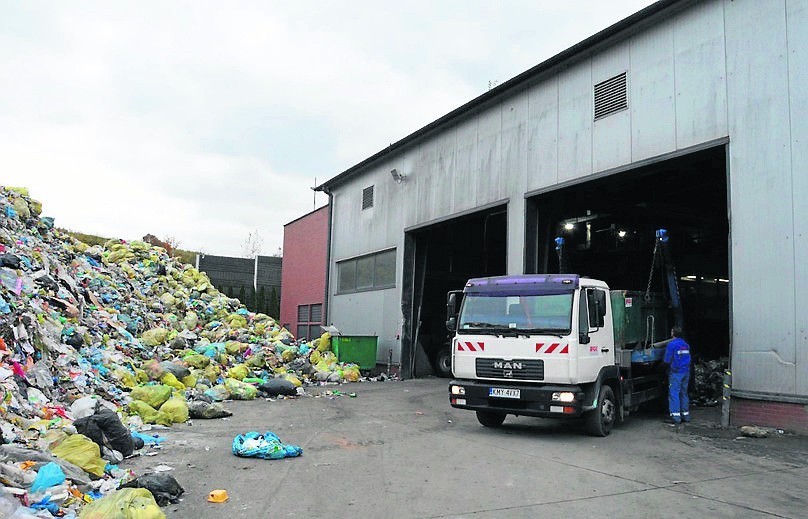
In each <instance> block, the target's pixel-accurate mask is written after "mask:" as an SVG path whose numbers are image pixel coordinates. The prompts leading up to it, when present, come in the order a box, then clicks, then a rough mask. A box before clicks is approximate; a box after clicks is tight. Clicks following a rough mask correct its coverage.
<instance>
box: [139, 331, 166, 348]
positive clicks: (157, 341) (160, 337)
mask: <svg viewBox="0 0 808 519" xmlns="http://www.w3.org/2000/svg"><path fill="white" fill-rule="evenodd" d="M168 333H169V331H168V330H167V329H166V328H152V329H151V330H146V331H145V332H143V336H142V340H143V344H145V345H146V346H159V345H161V344H163V343H164V342H166V338H167V337H168Z"/></svg>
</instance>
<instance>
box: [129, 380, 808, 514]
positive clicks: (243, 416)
mask: <svg viewBox="0 0 808 519" xmlns="http://www.w3.org/2000/svg"><path fill="white" fill-rule="evenodd" d="M446 387H447V381H446V380H443V379H435V378H431V379H423V380H409V381H403V382H379V383H359V384H351V385H343V386H330V387H322V388H308V389H307V391H308V393H309V395H311V396H307V397H300V398H297V399H290V400H278V401H272V402H270V401H265V400H260V399H259V400H256V401H252V402H231V403H228V404H227V406H228V407H229V408H230V409H231V410H232V411H233V412H234V415H233V417H231V418H230V419H228V420H221V419H220V420H206V421H203V420H194V422H193V425H191V426H186V425H181V426H174V427H173V428H171V429H169V430H166V431H158V432H160V433H161V434H164V435H165V436H166V437H167V438H168V441H166V442H165V443H164V444H163V445H164V447H163V449H162V450H161V451H160V452H159V454H158V455H156V456H143V457H140V458H135V459H133V460H129V461H127V462H126V463H125V464H124V465H123V466H130V467H133V468H135V469H136V471H137V472H138V473H143V472H145V471H146V470H147V469H148V468H149V467H153V466H156V465H158V464H167V465H169V466H172V467H174V470H173V471H172V472H171V473H172V474H173V475H174V476H175V477H176V478H177V479H178V480H179V482H180V483H181V484H182V485H183V486H184V487H185V490H186V493H185V495H184V499H183V501H182V502H181V503H179V504H177V505H171V506H168V507H166V508H164V510H165V511H166V513H167V515H168V516H169V517H176V518H189V517H194V518H199V519H201V518H221V517H227V518H233V519H235V518H241V517H244V518H261V517H273V518H280V517H300V518H311V517H329V518H339V517H401V518H430V517H473V518H494V517H526V518H527V517H531V518H535V517H597V516H602V517H618V516H619V517H638V518H639V517H643V518H647V517H805V516H806V510H808V484H806V483H805V482H806V481H808V439H806V438H805V437H796V436H788V435H783V436H778V437H775V438H767V439H762V440H753V439H743V440H738V439H736V436H737V435H736V433H735V432H733V431H721V430H719V429H717V428H716V427H714V426H713V424H714V423H715V421H716V420H718V415H717V414H716V410H715V409H697V410H696V412H695V413H694V424H693V425H691V426H690V427H689V428H688V429H687V430H686V431H685V432H683V433H681V434H677V433H676V432H675V430H674V429H673V428H672V427H669V426H667V425H665V424H663V423H662V417H661V416H658V415H647V414H646V415H643V414H640V415H635V416H632V417H631V418H630V419H629V420H628V421H627V422H625V423H623V424H621V425H620V426H618V427H617V428H615V430H614V431H613V432H612V434H611V435H610V436H609V437H606V438H592V437H589V436H587V435H586V434H585V433H584V431H583V428H582V426H581V425H580V424H575V423H569V422H559V421H554V420H543V419H538V418H528V417H518V418H517V417H508V419H507V420H506V422H505V425H504V426H503V427H502V428H501V429H487V428H484V427H482V426H480V425H479V424H478V423H477V420H476V418H475V416H474V413H473V412H470V411H460V410H455V409H452V408H451V407H449V404H448V401H447V394H446ZM334 389H338V390H340V391H343V392H355V393H356V395H357V396H356V398H350V397H348V396H347V395H345V396H339V397H333V398H329V397H326V396H323V397H320V398H315V397H314V396H313V395H318V394H320V393H324V392H325V391H327V390H334ZM250 430H254V431H260V432H263V431H273V432H275V433H276V434H277V435H278V436H279V437H280V438H281V439H282V440H283V441H285V442H288V443H294V444H297V445H300V446H302V447H303V450H304V452H303V456H301V457H300V458H291V459H284V460H276V461H265V460H255V459H243V458H237V457H235V456H233V455H232V454H231V452H230V446H231V442H232V439H233V438H234V437H235V435H236V434H239V433H243V432H246V431H250ZM219 488H221V489H226V490H227V492H228V494H229V496H230V500H229V501H228V502H226V503H223V504H212V503H208V502H207V501H206V496H207V494H208V492H209V491H211V490H213V489H219Z"/></svg>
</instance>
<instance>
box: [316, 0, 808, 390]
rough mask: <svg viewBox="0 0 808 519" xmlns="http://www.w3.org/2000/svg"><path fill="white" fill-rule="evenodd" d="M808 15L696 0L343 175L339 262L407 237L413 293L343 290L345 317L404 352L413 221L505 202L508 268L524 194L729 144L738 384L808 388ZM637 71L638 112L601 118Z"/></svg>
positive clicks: (335, 316) (518, 260)
mask: <svg viewBox="0 0 808 519" xmlns="http://www.w3.org/2000/svg"><path fill="white" fill-rule="evenodd" d="M807 11H808V0H787V1H786V0H766V1H765V2H760V1H756V0H735V1H730V0H713V1H704V2H696V3H695V4H693V5H691V6H690V7H689V8H688V9H686V10H685V11H683V12H680V13H678V14H676V15H674V16H671V17H668V18H666V19H662V20H660V21H659V23H657V24H655V25H653V26H651V27H650V28H647V29H644V30H642V31H641V32H637V33H635V34H629V35H626V37H624V38H622V39H621V40H619V41H615V42H613V44H612V45H610V46H608V47H607V48H604V49H602V50H600V51H599V52H597V53H595V54H594V55H590V56H584V57H583V58H582V59H579V60H578V61H577V62H575V63H573V64H571V65H570V66H569V67H567V68H565V69H564V70H560V71H558V72H556V73H554V74H548V75H547V76H546V77H544V78H541V81H540V82H537V83H536V84H535V85H533V86H531V87H529V88H526V89H524V90H522V91H520V92H516V93H508V95H507V96H505V95H503V96H502V98H501V99H500V100H499V101H498V102H495V103H493V104H491V105H490V106H488V107H485V108H481V109H479V110H476V111H475V113H470V114H467V116H466V117H465V118H464V119H461V120H457V121H456V122H454V123H453V124H452V125H451V126H449V127H446V128H444V129H442V130H440V131H439V132H438V133H435V134H434V135H433V136H432V137H430V138H429V139H426V140H423V141H421V142H420V143H418V144H415V145H413V146H412V147H411V148H409V149H408V150H407V151H404V152H402V153H400V154H398V155H397V156H391V157H389V158H388V159H386V160H384V161H382V162H380V163H377V164H375V165H373V166H372V167H369V168H368V169H367V170H366V171H365V172H364V174H361V175H356V176H354V177H353V178H352V179H351V180H349V181H347V182H346V183H344V184H340V185H339V186H338V187H337V188H336V189H335V196H334V223H333V249H332V260H333V261H338V260H340V259H342V258H345V257H349V256H352V255H357V254H362V253H366V252H369V251H372V250H378V249H383V248H386V247H392V246H395V247H397V248H398V276H397V279H398V280H399V284H398V285H399V286H397V287H396V288H395V289H389V290H384V291H380V292H370V293H360V294H351V295H345V296H332V306H331V312H332V314H331V316H332V321H334V322H335V323H339V322H344V323H361V327H363V330H362V331H363V332H367V331H370V330H371V329H373V330H376V331H380V332H379V334H380V336H381V339H380V344H390V345H393V346H395V344H394V342H393V340H394V339H392V338H394V337H395V336H396V334H397V333H398V332H400V326H401V323H402V315H401V310H400V304H401V286H400V280H401V279H402V276H401V269H402V259H403V258H402V253H403V243H404V233H405V230H406V229H409V228H413V227H416V226H420V225H424V224H427V223H429V222H432V221H434V220H436V219H440V218H445V217H447V216H451V215H455V214H459V213H462V212H464V211H468V210H471V209H473V208H475V207H480V206H483V205H486V204H491V203H494V202H497V201H507V202H508V235H509V236H508V243H509V246H508V271H509V272H511V273H518V272H522V271H523V247H524V224H525V214H524V211H525V209H524V198H525V194H526V193H530V192H533V191H537V190H546V189H548V188H552V187H553V186H555V185H558V184H562V183H565V182H569V181H580V180H583V179H585V178H586V177H587V176H590V175H592V174H597V173H600V172H604V171H608V170H610V169H612V168H617V167H625V166H627V165H630V164H632V163H634V162H638V161H643V160H647V159H649V158H653V157H658V156H660V155H664V154H667V153H672V152H677V151H679V150H686V149H688V148H690V147H693V146H698V145H701V144H704V143H708V142H711V141H714V140H717V139H722V138H727V137H729V141H730V142H729V155H730V156H729V170H730V183H729V186H730V208H731V215H732V216H731V229H732V245H731V251H732V286H731V288H732V314H733V316H732V322H733V335H732V342H733V346H732V347H733V358H732V363H733V367H734V371H735V387H736V388H738V389H740V390H742V391H745V392H765V393H782V394H786V395H791V396H803V397H805V396H808V325H807V324H806V323H808V319H806V318H805V317H804V316H802V311H801V308H804V307H805V306H806V305H805V303H806V302H808V278H807V277H806V272H805V269H804V268H800V267H799V265H800V263H799V261H800V260H802V258H805V257H808V255H807V254H806V253H808V241H806V230H808V229H806V227H808V173H807V171H808V151H807V150H808V146H806V143H808V121H806V119H808V106H806V103H808V101H806V100H807V99H808V91H806V90H808V88H807V87H806V85H808V37H807V36H806V35H807V34H808V31H806V30H805V29H807V28H808V12H807ZM624 71H627V72H628V89H629V96H628V98H629V99H628V104H629V109H628V110H625V111H622V112H618V113H616V114H613V115H611V116H608V117H606V118H604V119H599V120H598V121H596V122H593V86H594V84H596V83H598V82H600V81H603V80H604V79H608V78H610V77H612V76H615V75H617V74H620V73H622V72H624ZM436 115H437V114H436ZM392 168H396V169H397V170H398V171H399V172H401V173H403V174H405V175H407V176H408V178H407V180H406V181H405V182H404V183H401V184H397V183H395V182H394V181H393V179H392V178H391V177H390V170H391V169H392ZM369 185H374V186H375V195H376V199H375V205H374V207H373V208H372V209H369V210H365V211H362V210H361V194H362V189H363V188H364V187H367V186H369ZM331 279H332V283H333V280H335V279H336V278H335V272H334V271H333V270H332V276H331ZM333 293H334V290H333V288H332V289H331V294H333ZM338 325H339V324H338ZM385 351H386V350H385ZM394 351H395V355H396V357H397V355H398V352H399V350H398V349H397V348H396V349H395V350H394Z"/></svg>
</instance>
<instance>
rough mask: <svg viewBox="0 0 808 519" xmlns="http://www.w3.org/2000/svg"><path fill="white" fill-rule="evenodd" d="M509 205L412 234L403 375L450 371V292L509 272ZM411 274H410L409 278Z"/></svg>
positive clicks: (407, 253)
mask: <svg viewBox="0 0 808 519" xmlns="http://www.w3.org/2000/svg"><path fill="white" fill-rule="evenodd" d="M506 231H507V206H504V205H501V206H497V207H493V208H489V209H486V210H483V211H478V212H475V213H472V214H469V215H465V216H462V217H458V218H453V219H451V220H447V221H444V222H440V223H437V224H434V225H431V226H429V227H425V228H422V229H418V230H416V231H412V232H408V233H407V236H406V239H405V249H404V258H405V263H404V290H403V293H402V309H403V314H404V316H405V323H404V327H403V336H402V343H401V346H402V352H401V373H402V376H403V377H406V378H409V377H423V376H428V375H432V374H442V375H444V376H449V375H450V373H447V372H446V359H447V358H448V356H447V349H448V346H449V343H448V338H449V333H448V331H447V330H446V294H447V292H449V291H450V290H461V289H462V288H463V286H464V285H465V283H466V281H468V279H469V278H473V277H483V276H498V275H503V274H505V273H506V268H507V264H506V246H507V244H506V241H507V238H506V237H507V232H506ZM408 274H409V275H408Z"/></svg>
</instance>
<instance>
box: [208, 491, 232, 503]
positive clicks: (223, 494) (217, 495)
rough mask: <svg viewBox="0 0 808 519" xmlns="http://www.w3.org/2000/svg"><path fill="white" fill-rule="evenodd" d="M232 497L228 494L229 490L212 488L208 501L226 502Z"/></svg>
mask: <svg viewBox="0 0 808 519" xmlns="http://www.w3.org/2000/svg"><path fill="white" fill-rule="evenodd" d="M228 499H230V497H229V496H228V495H227V490H211V491H210V493H209V494H208V501H210V502H211V503H224V502H225V501H227V500H228Z"/></svg>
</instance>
